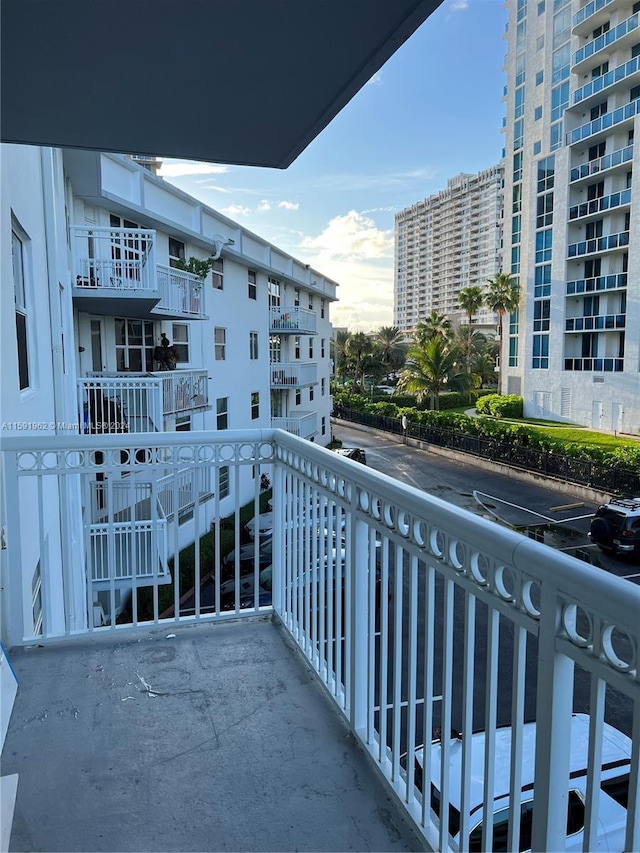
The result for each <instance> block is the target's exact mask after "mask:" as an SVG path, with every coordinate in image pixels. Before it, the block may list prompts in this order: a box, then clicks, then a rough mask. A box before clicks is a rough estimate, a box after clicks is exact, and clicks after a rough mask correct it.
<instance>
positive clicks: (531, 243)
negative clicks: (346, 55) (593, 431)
mask: <svg viewBox="0 0 640 853" xmlns="http://www.w3.org/2000/svg"><path fill="white" fill-rule="evenodd" d="M507 6H508V9H509V24H508V28H507V40H508V45H509V46H508V53H507V58H506V68H507V86H506V87H505V98H504V100H505V104H506V124H505V127H506V147H505V155H506V171H505V199H504V209H505V228H504V230H505V272H511V274H512V275H513V276H514V277H516V278H517V279H518V281H519V283H520V287H521V291H522V299H521V306H520V311H519V312H516V313H515V314H513V315H512V316H511V318H510V323H509V324H508V326H507V324H506V323H505V340H504V341H503V351H502V358H503V369H504V371H505V379H506V381H505V383H504V387H505V390H506V391H509V392H513V393H521V394H522V395H523V396H524V400H525V413H526V414H529V415H536V416H545V417H549V418H552V419H558V420H564V421H574V422H578V423H582V424H586V425H589V426H593V427H596V428H602V429H609V430H615V431H623V432H640V393H639V392H640V382H639V373H638V369H639V366H640V364H639V355H640V353H639V344H640V332H639V331H638V330H639V329H640V190H639V189H638V188H637V187H634V183H635V182H634V181H633V173H634V171H638V169H639V168H640V166H639V155H638V151H637V146H636V147H634V133H635V131H636V130H637V129H638V126H639V119H638V115H639V114H640V26H639V24H640V3H637V2H636V3H633V0H593V2H589V3H584V2H581V0H546V2H544V0H542V2H531V0H529V2H527V0H509V2H508V4H507ZM634 164H635V165H634Z"/></svg>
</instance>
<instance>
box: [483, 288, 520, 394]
mask: <svg viewBox="0 0 640 853" xmlns="http://www.w3.org/2000/svg"><path fill="white" fill-rule="evenodd" d="M484 302H485V305H486V306H487V308H490V309H491V310H492V311H495V312H496V313H497V315H498V334H501V331H502V321H503V318H504V315H505V314H506V313H507V311H509V312H511V311H515V310H516V308H517V307H518V305H519V304H520V285H519V284H518V282H517V281H516V280H515V279H514V278H512V277H511V276H510V275H509V274H508V273H506V272H499V273H497V274H496V276H495V278H493V279H489V280H488V283H487V287H486V289H485V292H484ZM503 363H504V362H503V359H500V370H499V372H498V394H501V393H502V365H503Z"/></svg>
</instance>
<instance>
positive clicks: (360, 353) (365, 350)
mask: <svg viewBox="0 0 640 853" xmlns="http://www.w3.org/2000/svg"><path fill="white" fill-rule="evenodd" d="M372 352H373V341H372V340H371V338H370V337H369V336H368V335H365V333H364V332H354V334H353V335H350V336H349V340H348V341H347V342H346V344H345V353H346V355H347V357H348V358H350V359H352V360H353V382H354V384H355V385H357V386H359V387H360V388H363V387H364V373H365V371H364V367H363V365H364V359H365V356H368V355H371V353H372Z"/></svg>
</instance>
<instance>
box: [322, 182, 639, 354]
mask: <svg viewBox="0 0 640 853" xmlns="http://www.w3.org/2000/svg"><path fill="white" fill-rule="evenodd" d="M629 174H631V172H629ZM627 186H628V187H630V186H631V181H628V182H627ZM324 353H325V339H324V338H320V358H324Z"/></svg>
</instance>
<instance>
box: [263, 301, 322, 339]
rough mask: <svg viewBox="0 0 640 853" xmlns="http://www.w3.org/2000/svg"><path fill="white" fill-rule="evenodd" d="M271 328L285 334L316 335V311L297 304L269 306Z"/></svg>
mask: <svg viewBox="0 0 640 853" xmlns="http://www.w3.org/2000/svg"><path fill="white" fill-rule="evenodd" d="M269 329H270V331H272V332H278V333H279V334H285V335H315V333H316V331H317V317H316V314H315V311H308V310H307V309H306V308H300V307H299V306H297V305H289V306H286V305H284V306H283V305H279V306H278V307H277V308H269Z"/></svg>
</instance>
